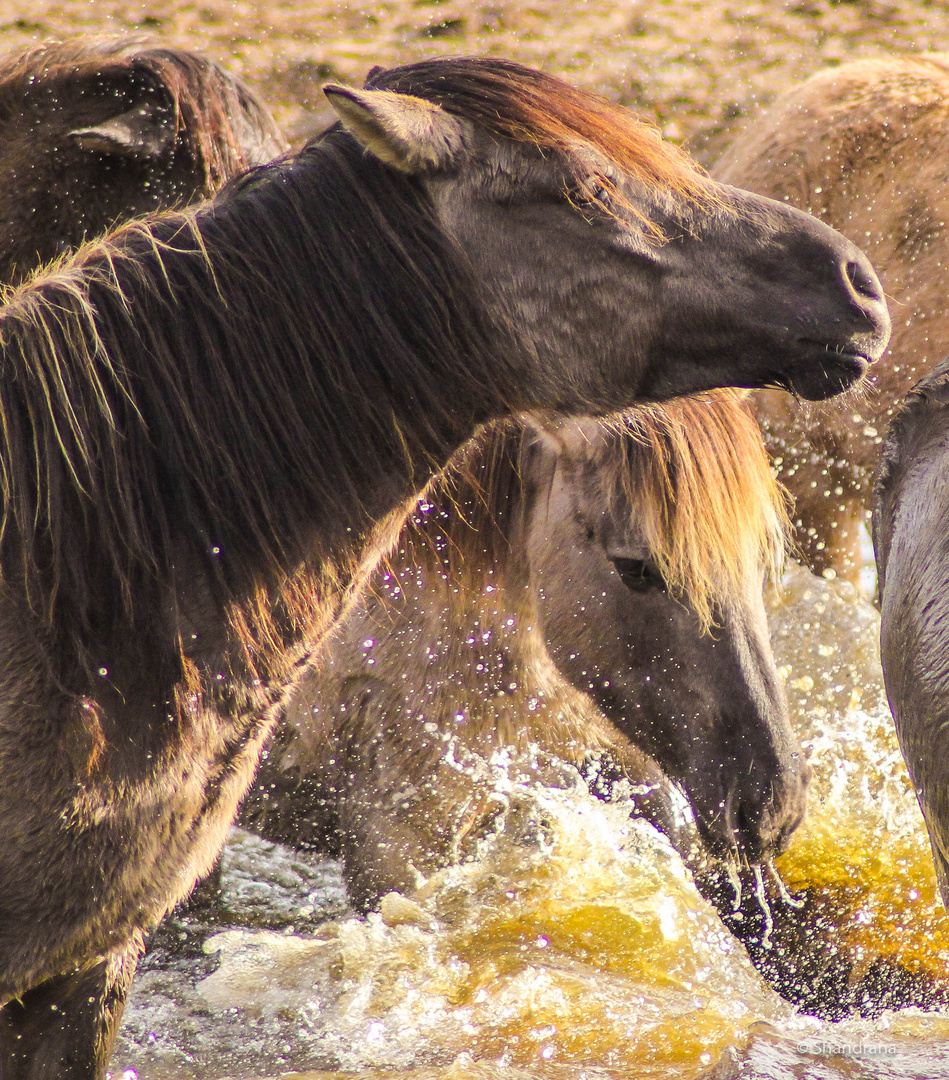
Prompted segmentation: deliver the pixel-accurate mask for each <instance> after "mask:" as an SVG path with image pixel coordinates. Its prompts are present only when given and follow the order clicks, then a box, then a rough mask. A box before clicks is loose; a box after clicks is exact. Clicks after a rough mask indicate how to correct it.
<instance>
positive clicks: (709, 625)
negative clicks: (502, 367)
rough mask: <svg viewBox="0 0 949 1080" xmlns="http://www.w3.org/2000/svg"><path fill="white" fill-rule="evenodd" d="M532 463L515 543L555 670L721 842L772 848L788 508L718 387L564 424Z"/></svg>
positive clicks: (782, 727) (791, 812)
mask: <svg viewBox="0 0 949 1080" xmlns="http://www.w3.org/2000/svg"><path fill="white" fill-rule="evenodd" d="M536 454H537V460H536V463H535V465H534V467H533V468H532V475H533V484H534V493H533V502H532V508H531V512H530V514H529V518H528V521H529V523H528V526H527V548H528V555H529V559H530V563H531V568H532V573H533V576H534V580H535V582H536V587H537V593H538V603H539V607H540V611H541V613H542V620H543V628H544V633H545V636H546V640H547V643H548V646H549V648H550V651H551V654H552V655H553V657H554V659H555V661H556V662H557V664H558V666H559V667H560V669H561V670H562V671H563V672H564V673H565V674H567V676H568V677H569V678H570V679H571V680H572V681H573V682H574V683H575V684H576V685H577V686H579V687H581V688H582V689H584V690H586V692H587V693H589V694H590V695H591V696H592V697H593V699H594V700H595V701H596V703H597V704H598V705H599V707H600V708H601V709H602V710H603V711H604V712H605V713H606V715H607V716H608V717H609V719H610V720H611V721H612V722H613V723H614V724H615V725H616V726H617V727H618V728H619V729H620V730H621V731H622V732H624V733H625V734H626V735H627V736H628V737H629V739H630V740H631V741H632V742H633V743H635V744H636V745H638V746H640V747H641V748H642V749H643V750H644V751H646V752H647V753H648V754H650V755H652V756H653V757H654V758H655V760H656V761H657V762H658V763H659V764H660V765H661V766H662V768H663V769H664V770H665V772H666V773H667V774H668V775H669V776H670V777H671V778H673V779H674V780H675V781H677V782H678V783H679V784H681V786H682V787H683V788H684V789H685V791H686V793H687V795H688V798H689V800H690V802H691V804H692V807H693V810H694V813H695V817H696V822H697V825H698V828H699V831H700V834H701V836H702V838H703V840H704V842H705V844H706V845H707V847H708V848H709V849H710V850H711V851H712V852H714V853H716V854H719V855H726V856H727V855H738V856H739V857H740V858H741V859H742V860H747V861H750V862H757V861H760V860H766V859H768V858H769V857H770V856H771V855H773V854H775V853H777V852H779V851H780V850H781V849H782V848H783V847H784V846H785V844H786V842H787V840H788V838H789V837H790V835H791V833H792V832H793V830H794V829H795V827H796V826H797V825H798V823H799V822H800V820H801V818H802V816H803V811H804V792H805V787H806V781H807V767H806V765H805V764H804V761H803V758H802V754H801V751H800V748H799V747H798V745H797V743H796V740H795V737H794V735H793V734H792V731H791V728H790V725H789V718H788V708H787V703H786V700H785V696H784V692H783V688H782V685H781V682H780V678H779V676H778V672H777V668H776V665H775V661H774V658H773V655H772V652H771V647H770V644H769V638H768V628H767V624H766V620H765V611H764V605H763V597H762V591H763V584H764V578H765V575H766V574H767V572H768V570H769V568H770V567H772V566H773V565H774V563H775V558H776V556H777V555H778V554H779V553H780V551H781V550H782V535H783V534H782V521H783V516H784V508H783V504H782V502H781V500H780V496H779V494H778V492H777V490H776V488H775V486H774V484H773V481H772V479H771V476H770V472H769V470H768V465H767V460H766V459H765V457H764V455H763V452H762V449H761V443H760V436H759V434H758V432H757V428H756V426H755V425H754V423H753V421H752V420H751V419H750V417H748V416H747V415H746V414H745V413H744V412H743V410H742V407H741V406H740V404H738V402H737V401H736V400H735V398H734V397H733V396H731V395H728V396H725V395H721V396H715V397H714V398H713V397H710V398H709V399H707V400H698V401H683V402H677V403H675V404H674V405H672V406H666V407H664V409H663V410H662V412H661V413H660V412H659V411H655V412H653V413H652V414H650V413H647V412H640V413H638V414H636V413H633V414H630V415H629V416H628V418H627V419H626V420H625V422H624V423H623V424H622V426H619V427H617V426H614V428H613V429H612V430H611V429H610V428H609V427H607V426H605V425H603V424H598V423H594V422H592V421H581V422H568V423H564V424H561V425H560V426H559V427H558V429H557V430H556V432H555V433H554V434H553V435H552V436H548V437H547V438H546V439H544V440H543V441H542V444H541V445H540V446H539V448H538V450H537V451H536Z"/></svg>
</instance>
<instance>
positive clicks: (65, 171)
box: [0, 38, 286, 282]
mask: <svg viewBox="0 0 949 1080" xmlns="http://www.w3.org/2000/svg"><path fill="white" fill-rule="evenodd" d="M285 150H286V141H285V139H284V138H283V136H282V134H281V133H280V131H279V129H278V128H277V126H276V124H275V123H274V121H273V119H272V118H271V117H270V114H269V112H268V111H267V108H266V107H265V106H264V105H263V103H262V102H261V101H259V100H258V98H257V97H256V96H255V95H254V94H252V93H251V91H250V90H249V89H248V88H247V87H246V86H244V85H243V84H242V83H240V82H239V81H238V80H237V79H235V78H233V77H232V76H231V75H228V74H227V73H226V72H225V71H223V70H222V69H221V68H220V67H219V66H218V65H217V64H214V63H212V62H211V61H210V60H206V59H204V58H202V57H199V56H195V55H194V54H193V53H189V52H186V51H185V50H183V49H173V48H168V47H164V46H157V45H148V44H147V43H144V42H142V41H137V40H129V39H127V38H106V39H91V40H87V39H82V40H70V41H58V42H50V43H46V44H43V45H40V46H38V47H35V48H32V49H30V50H29V51H27V52H23V51H17V52H14V53H10V54H8V55H6V56H4V57H2V58H0V280H2V281H5V282H18V281H21V280H23V278H24V277H26V276H27V275H28V274H30V273H31V272H32V271H33V270H34V269H35V268H36V267H37V266H38V265H40V264H41V263H45V262H48V261H49V260H51V259H52V258H54V257H55V256H57V255H61V254H63V253H64V252H66V251H72V250H73V249H75V248H77V247H79V245H80V244H81V243H82V242H83V241H84V240H91V239H92V238H93V237H95V236H99V235H100V234H101V233H104V232H105V231H106V229H109V228H112V227H113V226H114V225H116V224H117V223H118V222H120V221H125V220H127V219H130V218H134V217H138V216H140V215H141V214H144V213H147V212H149V211H153V210H159V209H170V208H172V207H176V206H185V205H187V204H188V203H192V202H194V201H195V200H197V199H204V198H209V197H210V196H212V195H213V194H214V193H215V192H216V191H218V190H219V189H220V188H221V187H222V186H223V185H224V183H225V182H226V181H227V180H230V179H231V178H232V177H233V176H236V175H237V174H238V173H241V172H244V171H245V170H246V169H248V168H249V167H250V166H252V165H262V164H264V163H265V162H267V161H270V160H271V159H272V158H274V157H276V156H277V155H278V154H280V153H282V152H283V151H285Z"/></svg>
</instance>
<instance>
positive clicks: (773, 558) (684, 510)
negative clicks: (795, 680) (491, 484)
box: [592, 389, 789, 628]
mask: <svg viewBox="0 0 949 1080" xmlns="http://www.w3.org/2000/svg"><path fill="white" fill-rule="evenodd" d="M746 397H747V394H746V392H745V391H742V390H734V389H724V390H716V391H713V392H710V393H707V394H702V395H697V396H695V397H692V398H680V399H677V400H675V401H671V402H667V403H665V404H663V405H654V406H648V407H643V408H639V409H635V410H630V411H628V412H626V413H622V414H620V415H619V416H617V417H616V418H613V419H611V420H610V421H607V422H606V423H605V425H604V428H605V432H606V437H605V438H604V439H603V440H601V441H600V442H599V443H598V444H596V445H595V446H594V448H593V450H592V457H593V460H594V463H595V464H596V465H597V466H598V467H599V469H600V470H601V472H602V476H603V484H604V486H605V487H606V489H607V491H608V493H609V497H610V498H611V500H613V501H614V502H615V501H617V500H618V499H620V498H622V499H623V500H624V501H625V502H626V503H628V505H629V506H630V507H632V509H633V512H634V513H635V515H636V521H637V524H638V525H639V527H640V528H641V529H642V530H643V532H644V534H645V538H646V543H647V544H648V546H649V549H650V552H651V555H652V558H653V560H654V561H655V563H656V565H657V567H658V569H659V571H660V573H661V574H662V576H663V578H664V579H665V580H666V583H667V586H668V587H669V588H670V589H671V590H672V591H673V592H674V593H676V594H678V595H679V596H680V597H682V598H684V599H687V600H688V603H689V604H690V605H691V607H693V608H694V610H695V611H696V613H697V614H698V616H699V618H700V619H701V621H702V623H703V624H704V625H705V626H706V628H710V627H711V626H712V625H713V624H714V621H715V615H714V613H715V611H716V609H719V610H721V609H726V610H727V609H728V608H729V607H732V606H737V605H739V604H741V602H742V598H743V597H744V596H745V595H746V594H747V590H748V588H749V583H752V584H753V587H755V588H757V587H758V583H759V582H760V580H761V573H762V568H763V569H764V571H765V573H767V574H769V575H770V576H771V578H772V579H774V580H777V579H779V577H780V570H781V566H782V563H783V559H784V554H785V548H786V542H787V535H788V531H789V517H788V500H787V496H786V493H785V492H784V490H783V488H781V486H780V485H779V484H778V483H777V481H776V480H775V478H774V475H773V473H772V471H771V466H770V462H769V459H768V455H767V453H766V451H765V448H764V443H763V441H762V438H761V430H760V428H759V427H758V423H757V421H756V420H755V419H754V417H753V416H752V415H751V413H750V411H749V410H748V408H747V405H746V404H745V398H746Z"/></svg>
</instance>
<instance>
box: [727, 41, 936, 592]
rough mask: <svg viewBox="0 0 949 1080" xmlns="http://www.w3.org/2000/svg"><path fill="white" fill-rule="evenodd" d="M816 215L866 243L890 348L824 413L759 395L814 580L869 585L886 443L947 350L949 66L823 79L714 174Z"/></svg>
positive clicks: (923, 59) (911, 62) (799, 93)
mask: <svg viewBox="0 0 949 1080" xmlns="http://www.w3.org/2000/svg"><path fill="white" fill-rule="evenodd" d="M713 173H714V175H715V176H716V177H717V178H718V179H720V180H723V181H725V182H727V183H732V184H736V185H738V186H739V187H743V188H748V189H750V190H751V191H756V192H760V193H761V194H764V195H768V196H770V197H772V198H776V199H782V200H785V201H787V202H789V203H790V204H792V205H794V206H798V207H800V208H802V209H805V210H808V211H809V212H811V213H813V214H815V215H817V216H818V217H820V218H821V219H822V220H824V221H826V222H827V223H828V224H830V225H832V226H834V228H837V229H839V230H840V231H841V232H843V233H844V234H845V235H847V236H849V237H850V238H851V239H853V240H854V241H855V242H857V243H859V244H860V245H861V246H862V247H864V248H865V249H866V250H867V252H868V254H869V255H870V257H871V259H872V261H873V263H874V265H875V267H876V269H877V271H878V272H879V275H880V278H881V281H882V282H883V286H884V288H885V290H886V293H887V296H888V297H889V299H890V302H891V305H892V309H893V313H894V319H893V336H892V340H891V342H890V348H889V351H888V352H887V353H886V355H885V356H884V358H883V359H882V360H881V361H879V362H878V363H877V364H875V365H874V367H873V369H872V370H871V373H870V377H869V381H868V385H867V388H866V392H865V393H864V394H862V395H861V396H860V397H859V398H857V397H850V398H848V399H846V400H839V401H836V402H833V403H827V404H823V405H806V404H801V403H795V402H792V401H791V400H789V399H787V398H786V397H784V396H781V395H774V394H771V393H765V394H762V395H760V396H759V397H758V399H757V410H758V415H759V417H760V419H761V421H762V423H763V426H764V429H765V434H766V439H767V442H768V446H769V449H770V450H771V452H772V454H773V455H774V456H775V459H776V461H777V463H778V466H779V473H780V477H781V479H782V481H783V482H784V483H785V484H786V485H787V487H788V488H789V490H790V491H791V493H792V494H793V496H794V498H795V502H796V509H795V518H796V520H797V531H796V540H797V547H798V548H799V550H800V551H801V553H802V555H803V557H804V558H805V559H806V561H807V563H808V564H809V565H810V566H811V567H812V569H814V570H815V571H818V572H820V571H823V570H824V569H832V570H834V571H835V572H836V573H838V574H841V575H842V576H844V577H847V578H849V579H850V580H853V581H856V580H857V579H858V575H859V570H860V565H861V562H862V559H861V555H860V548H859V524H860V522H861V520H863V519H864V518H865V516H866V514H867V512H868V511H869V508H870V500H871V492H872V479H873V475H874V471H875V468H876V463H877V459H878V455H879V450H880V442H881V440H882V438H883V434H884V432H885V430H886V426H887V423H888V422H889V419H890V417H891V416H892V415H893V411H894V409H895V407H896V405H897V404H898V403H899V402H900V401H901V400H902V398H903V395H904V394H905V393H906V392H907V390H908V389H909V388H910V387H911V386H912V385H913V384H914V383H915V382H916V381H917V379H919V378H920V377H921V376H922V375H924V374H925V373H926V372H927V371H928V370H929V369H930V368H932V367H933V365H934V364H936V363H937V362H939V361H940V360H941V359H942V358H943V356H944V355H945V353H946V351H947V348H949V344H947V343H949V322H947V307H946V296H947V295H949V262H947V260H946V257H945V251H946V244H947V239H949V231H947V224H946V223H947V221H949V183H947V180H949V60H947V58H946V57H944V56H935V55H933V56H927V55H919V56H904V57H889V58H885V59H884V58H881V59H875V60H860V61H857V62H855V63H852V64H846V65H844V66H843V67H840V68H835V69H834V70H832V71H825V72H822V73H820V74H819V75H816V76H814V77H813V78H812V79H810V80H809V81H808V82H806V83H805V84H803V85H802V86H799V87H796V88H794V89H793V90H790V91H788V92H787V93H786V94H785V95H783V96H782V97H781V98H779V99H778V101H777V102H776V103H775V104H774V105H773V106H772V107H771V108H770V109H769V110H768V111H767V112H766V113H765V114H764V115H763V116H761V117H758V118H756V119H755V120H754V121H753V122H752V123H751V125H750V126H749V128H748V130H747V131H746V132H745V133H744V134H743V135H742V136H740V137H739V138H738V139H737V140H736V141H735V143H734V145H733V146H732V147H731V149H730V150H729V151H728V153H727V154H726V155H725V156H724V157H723V159H722V160H721V161H720V162H719V164H718V165H717V166H716V167H715V169H714V170H713Z"/></svg>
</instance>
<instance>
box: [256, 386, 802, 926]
mask: <svg viewBox="0 0 949 1080" xmlns="http://www.w3.org/2000/svg"><path fill="white" fill-rule="evenodd" d="M784 515H785V507H784V503H783V500H782V496H781V493H780V492H779V490H778V488H777V485H776V484H775V482H774V480H773V478H772V475H771V471H770V468H769V464H768V460H767V456H766V454H765V451H764V446H763V444H762V442H761V436H760V433H759V430H758V427H757V424H756V423H755V421H754V420H753V419H752V418H751V416H750V415H749V413H748V412H747V411H746V409H745V407H744V405H743V403H742V401H741V395H739V394H737V393H736V392H721V393H718V394H716V395H708V396H707V397H705V398H697V399H684V400H682V401H678V402H674V403H671V404H667V405H664V406H662V407H653V408H651V409H647V408H640V409H637V410H634V411H632V412H630V413H627V414H625V415H624V416H623V417H622V418H621V419H619V420H608V421H595V420H568V421H564V422H561V423H559V424H557V425H556V426H553V427H551V428H550V430H547V431H545V432H544V433H543V434H541V433H539V432H538V430H537V429H536V428H535V427H534V426H532V425H530V424H526V423H524V422H520V423H501V424H495V425H493V426H490V427H489V428H487V429H486V430H484V431H483V432H482V433H481V434H480V435H479V437H478V438H477V439H476V440H475V441H474V442H473V444H470V445H468V446H466V447H465V448H464V450H463V451H461V453H460V455H458V458H457V459H453V466H452V467H451V468H450V469H449V471H448V472H446V473H445V474H444V475H443V476H442V477H441V478H440V479H439V480H438V481H437V483H436V484H435V486H434V487H433V488H431V489H430V490H429V491H427V492H426V493H425V494H424V496H423V497H422V499H421V501H420V502H419V503H418V504H417V506H416V508H415V511H414V512H413V514H412V516H411V518H410V519H409V521H408V522H407V524H406V526H405V528H404V529H403V531H402V534H401V536H400V538H399V543H398V550H397V553H396V554H394V555H392V556H390V557H389V558H388V559H387V560H386V561H385V562H384V564H383V565H382V566H380V567H379V569H378V570H377V572H376V574H375V576H374V577H373V579H372V580H371V582H370V585H369V588H368V589H367V590H366V591H365V593H364V595H363V596H362V597H361V599H360V601H359V603H358V604H357V605H356V606H355V607H354V608H353V609H352V610H351V611H350V612H349V613H348V615H347V617H346V619H345V620H343V621H342V622H341V623H340V624H339V625H338V626H337V627H336V628H335V629H334V631H333V633H332V634H331V635H330V636H329V638H328V639H327V641H326V643H325V644H324V646H323V648H322V649H321V651H320V653H319V654H318V656H317V657H316V658H315V663H314V665H313V667H312V669H311V671H310V672H309V673H308V675H307V677H306V678H305V680H304V681H303V683H302V684H301V687H300V689H299V691H298V692H297V694H296V696H295V697H294V698H293V700H292V701H291V703H290V705H289V707H288V709H287V712H286V714H285V716H284V717H283V718H282V720H281V723H280V725H279V726H278V729H277V732H276V733H275V736H274V742H273V745H272V747H271V748H270V749H269V750H268V751H267V752H266V753H265V754H264V759H263V762H262V764H261V768H260V771H259V774H258V777H257V781H256V783H255V785H254V787H253V788H252V790H251V792H250V794H249V795H248V797H247V799H246V800H245V802H244V804H243V806H242V810H241V817H240V820H241V823H242V824H243V825H244V826H245V827H247V828H250V829H252V830H253V831H255V832H257V833H259V834H261V835H263V836H266V837H267V838H269V839H272V840H277V841H280V842H282V843H289V844H291V845H294V846H298V847H306V848H310V849H315V850H320V851H324V852H328V853H330V854H334V855H339V856H341V858H342V867H343V877H344V880H345V882H346V884H347V890H348V895H349V897H350V900H351V902H352V903H353V905H354V907H356V909H357V910H360V911H367V910H371V909H372V908H375V907H378V905H379V903H380V901H381V899H382V898H383V896H385V894H387V893H389V892H393V891H397V892H401V893H411V892H412V890H413V889H415V888H417V887H418V886H419V884H420V883H421V882H422V881H424V879H427V878H428V877H430V876H431V874H432V873H433V872H434V871H435V870H437V869H439V868H441V867H443V866H445V865H448V864H449V863H451V862H458V861H461V860H463V859H465V858H468V857H469V856H470V855H471V854H472V853H474V852H476V851H477V850H478V849H479V845H480V844H481V843H482V841H483V839H484V837H485V836H486V835H489V834H491V833H492V832H493V831H494V830H496V829H498V828H501V827H504V826H505V823H506V819H507V816H508V813H509V812H510V813H511V814H514V810H513V808H514V807H517V808H519V803H518V801H517V800H516V799H512V798H510V796H509V795H507V794H505V793H504V788H506V787H507V786H509V784H510V779H511V778H510V775H509V774H510V773H516V774H519V775H522V776H524V777H528V778H531V779H533V780H535V781H541V782H544V781H546V782H552V783H562V782H563V777H562V776H561V775H560V771H559V770H562V768H563V766H562V765H559V766H558V765H557V764H555V763H566V764H567V765H570V766H573V768H574V769H575V770H579V771H580V772H581V773H586V774H587V775H589V777H590V781H591V783H592V784H593V786H594V789H595V790H596V791H597V792H598V793H602V794H608V793H609V792H611V791H612V790H614V789H615V788H616V785H617V783H618V782H619V781H620V780H625V781H626V785H625V786H626V787H627V788H629V789H630V790H631V791H632V793H633V804H634V808H635V809H636V812H637V813H639V814H641V815H642V816H645V817H646V818H647V819H648V820H650V821H651V822H652V823H653V824H654V825H656V826H657V827H658V828H660V829H661V830H662V831H663V832H665V833H666V834H667V835H668V836H669V837H670V838H671V839H672V840H673V842H674V843H677V846H679V847H680V848H686V847H688V846H689V844H690V842H691V841H692V839H693V837H692V834H691V832H690V831H689V830H687V829H685V828H683V826H682V824H681V820H680V819H681V811H680V813H679V816H678V818H677V816H676V813H675V807H674V796H673V792H672V789H671V787H670V781H669V779H668V778H672V780H673V781H674V782H675V783H676V784H677V785H680V786H681V788H682V790H683V791H684V792H685V794H686V796H687V798H688V800H689V802H690V803H691V805H692V808H693V812H694V815H695V819H696V823H697V826H698V831H699V835H700V837H701V839H702V841H703V842H704V844H705V846H706V848H707V849H708V850H710V851H711V852H713V853H714V854H715V855H716V856H718V857H721V858H729V857H730V858H732V859H733V860H734V861H736V862H739V861H743V862H749V863H750V862H760V861H761V860H767V859H770V858H771V856H772V855H773V854H775V853H777V852H779V851H780V850H781V849H782V848H783V847H784V846H785V844H786V841H787V839H788V837H789V836H790V834H791V832H792V831H793V829H794V828H795V827H796V825H797V824H798V822H799V821H800V820H801V817H802V815H803V809H804V791H805V783H806V766H805V765H804V762H803V758H802V754H801V751H800V748H799V746H798V745H797V743H796V740H795V738H794V736H793V734H792V733H791V729H790V723H789V719H788V709H787V703H786V701H785V697H784V692H783V688H782V685H781V681H780V679H779V677H778V673H777V670H776V666H775V661H774V658H773V656H772V654H771V649H770V644H769V640H768V631H767V625H766V621H765V613H764V602H763V586H764V578H765V577H766V576H767V574H768V573H769V572H770V571H773V570H774V568H775V567H776V566H777V565H778V564H779V562H780V558H781V556H782V555H783V541H784V536H785V532H784V529H783V527H782V526H783V524H784V522H785V517H784ZM499 759H500V760H503V761H504V762H506V763H509V765H510V767H509V768H508V769H507V770H503V771H502V775H501V778H500V784H499V780H498V776H497V772H498V770H497V769H496V768H495V767H493V766H492V764H491V763H492V762H494V761H497V760H499ZM573 775H574V777H575V776H576V773H575V772H574V773H573ZM500 785H504V788H502V787H501V786H500ZM514 816H515V819H516V814H514Z"/></svg>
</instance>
